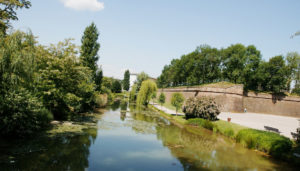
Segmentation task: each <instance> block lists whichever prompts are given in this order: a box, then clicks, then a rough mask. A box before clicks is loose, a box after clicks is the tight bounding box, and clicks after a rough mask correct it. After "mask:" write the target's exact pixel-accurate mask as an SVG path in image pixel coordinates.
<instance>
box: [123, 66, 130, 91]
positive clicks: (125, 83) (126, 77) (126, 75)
mask: <svg viewBox="0 0 300 171" xmlns="http://www.w3.org/2000/svg"><path fill="white" fill-rule="evenodd" d="M129 88H130V73H129V70H126V71H125V73H124V79H123V89H124V90H126V91H128V90H129Z"/></svg>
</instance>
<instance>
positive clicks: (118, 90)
mask: <svg viewBox="0 0 300 171" xmlns="http://www.w3.org/2000/svg"><path fill="white" fill-rule="evenodd" d="M111 91H112V92H113V93H121V92H122V85H121V83H120V81H118V80H114V82H113V84H112V90H111Z"/></svg>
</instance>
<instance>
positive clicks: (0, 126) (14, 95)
mask: <svg viewBox="0 0 300 171" xmlns="http://www.w3.org/2000/svg"><path fill="white" fill-rule="evenodd" d="M52 119H53V116H52V114H51V113H50V112H49V111H48V110H47V109H46V108H44V107H43V104H42V102H41V100H40V99H38V98H37V97H35V96H33V95H32V94H31V93H30V92H29V91H27V90H24V89H20V90H17V91H10V92H9V93H8V94H6V95H5V96H4V98H3V99H0V135H3V136H26V135H29V134H31V133H33V132H35V131H38V130H40V129H41V128H42V127H44V126H46V125H47V124H48V123H49V122H50V120H52Z"/></svg>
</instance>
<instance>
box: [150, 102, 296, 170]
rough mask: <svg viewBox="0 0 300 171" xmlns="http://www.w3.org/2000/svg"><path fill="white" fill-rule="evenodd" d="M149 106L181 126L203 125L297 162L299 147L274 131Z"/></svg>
mask: <svg viewBox="0 0 300 171" xmlns="http://www.w3.org/2000/svg"><path fill="white" fill-rule="evenodd" d="M151 108H153V109H154V110H156V111H158V112H159V113H160V114H161V115H162V116H164V117H165V118H167V119H169V120H170V121H171V122H174V123H175V124H176V125H180V126H181V127H184V126H187V125H191V126H200V127H204V128H207V129H210V130H212V131H213V132H215V133H220V134H222V135H224V136H227V137H229V138H232V139H234V140H235V141H237V142H239V143H241V144H242V145H244V146H245V147H247V148H250V149H256V150H259V151H261V152H264V153H266V154H268V155H271V156H273V157H276V158H280V159H282V160H285V161H291V162H293V163H296V164H299V161H298V160H299V158H298V157H296V156H295V155H294V153H295V152H296V151H297V149H298V148H299V147H296V146H295V143H294V142H292V141H291V140H290V139H288V138H286V137H283V136H280V135H278V134H276V133H272V132H266V131H261V130H256V129H251V128H247V127H244V126H241V125H238V124H235V123H230V122H227V121H222V120H219V121H215V122H210V121H206V120H202V119H193V120H185V118H184V116H172V115H171V114H172V113H173V112H172V113H166V112H164V111H162V110H161V109H162V108H161V107H160V106H151ZM292 147H293V149H292ZM291 149H292V150H291ZM298 150H299V149H298Z"/></svg>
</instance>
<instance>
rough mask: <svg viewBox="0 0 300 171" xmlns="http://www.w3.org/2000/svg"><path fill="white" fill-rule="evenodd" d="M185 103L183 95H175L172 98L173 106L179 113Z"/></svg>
mask: <svg viewBox="0 0 300 171" xmlns="http://www.w3.org/2000/svg"><path fill="white" fill-rule="evenodd" d="M183 102H184V97H183V95H182V94H181V93H173V94H172V97H171V104H172V105H173V106H174V107H175V108H176V113H177V111H178V110H179V109H180V108H181V106H182V105H183Z"/></svg>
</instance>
